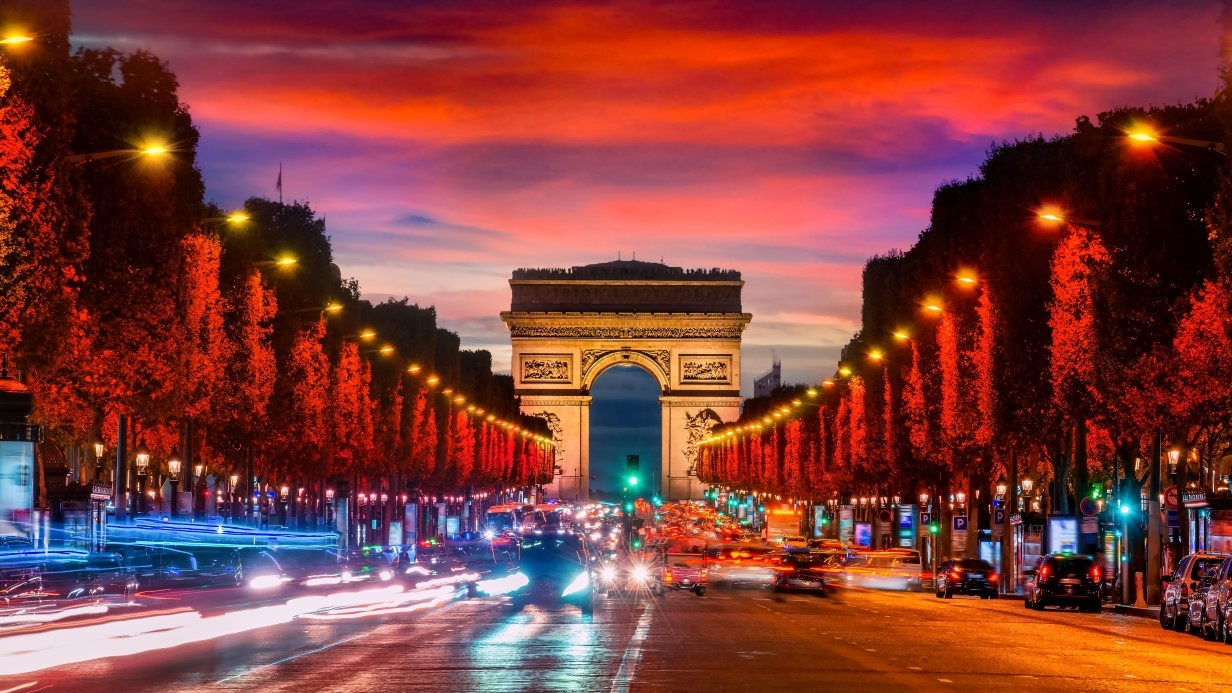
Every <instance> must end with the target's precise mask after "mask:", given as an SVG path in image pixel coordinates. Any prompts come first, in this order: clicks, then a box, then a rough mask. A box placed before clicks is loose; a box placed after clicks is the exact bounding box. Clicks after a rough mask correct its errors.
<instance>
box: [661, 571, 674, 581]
mask: <svg viewBox="0 0 1232 693" xmlns="http://www.w3.org/2000/svg"><path fill="white" fill-rule="evenodd" d="M671 581H672V571H671V570H670V569H669V570H666V571H664V572H663V582H666V583H671Z"/></svg>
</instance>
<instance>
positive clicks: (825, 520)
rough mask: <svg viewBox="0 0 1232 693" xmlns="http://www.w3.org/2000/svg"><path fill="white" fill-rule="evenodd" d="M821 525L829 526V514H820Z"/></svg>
mask: <svg viewBox="0 0 1232 693" xmlns="http://www.w3.org/2000/svg"><path fill="white" fill-rule="evenodd" d="M821 526H822V527H829V526H830V516H829V515H822V516H821Z"/></svg>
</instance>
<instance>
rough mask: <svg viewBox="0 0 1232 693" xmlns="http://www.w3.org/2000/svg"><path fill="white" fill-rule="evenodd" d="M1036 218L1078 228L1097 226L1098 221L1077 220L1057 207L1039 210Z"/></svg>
mask: <svg viewBox="0 0 1232 693" xmlns="http://www.w3.org/2000/svg"><path fill="white" fill-rule="evenodd" d="M1036 216H1037V217H1038V218H1039V219H1040V220H1041V221H1046V222H1049V223H1052V224H1055V225H1061V224H1078V225H1080V226H1092V227H1094V226H1099V222H1098V221H1095V220H1092V219H1077V218H1073V217H1070V216H1067V215H1066V213H1065V211H1064V210H1062V209H1060V208H1057V207H1048V208H1045V209H1041V210H1040V211H1039V212H1038V213H1037V215H1036Z"/></svg>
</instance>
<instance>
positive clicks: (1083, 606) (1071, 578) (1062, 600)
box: [1023, 553, 1103, 613]
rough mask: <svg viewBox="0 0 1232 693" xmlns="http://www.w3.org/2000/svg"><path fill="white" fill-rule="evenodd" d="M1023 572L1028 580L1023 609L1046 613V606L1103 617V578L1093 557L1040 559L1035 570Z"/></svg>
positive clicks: (1060, 555) (1073, 555) (1075, 555)
mask: <svg viewBox="0 0 1232 693" xmlns="http://www.w3.org/2000/svg"><path fill="white" fill-rule="evenodd" d="M1023 572H1024V574H1025V575H1026V576H1027V581H1026V599H1024V601H1023V605H1024V606H1025V607H1026V608H1028V609H1034V610H1036V611H1043V610H1044V607H1046V606H1059V607H1075V608H1077V609H1078V610H1079V611H1084V612H1087V613H1099V612H1100V610H1101V609H1102V608H1103V601H1101V600H1100V586H1101V584H1102V582H1103V576H1102V574H1101V571H1100V569H1099V566H1098V565H1096V563H1095V559H1093V558H1091V557H1090V556H1083V555H1079V554H1070V553H1056V554H1047V555H1044V556H1041V557H1040V559H1039V562H1038V563H1037V564H1036V566H1035V567H1034V568H1029V569H1027V570H1025V571H1023Z"/></svg>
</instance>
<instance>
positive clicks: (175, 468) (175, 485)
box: [167, 450, 184, 517]
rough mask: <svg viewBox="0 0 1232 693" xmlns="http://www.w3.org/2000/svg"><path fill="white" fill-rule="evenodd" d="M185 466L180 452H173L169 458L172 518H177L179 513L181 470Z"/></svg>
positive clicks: (168, 471)
mask: <svg viewBox="0 0 1232 693" xmlns="http://www.w3.org/2000/svg"><path fill="white" fill-rule="evenodd" d="M183 464H184V463H183V461H181V460H180V454H179V452H177V451H175V450H173V451H171V456H170V457H168V458H167V473H168V475H169V476H170V479H171V513H170V514H171V517H175V516H176V513H177V512H178V508H177V507H176V503H177V502H178V499H179V493H178V492H179V487H180V468H181V467H182V466H183Z"/></svg>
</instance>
